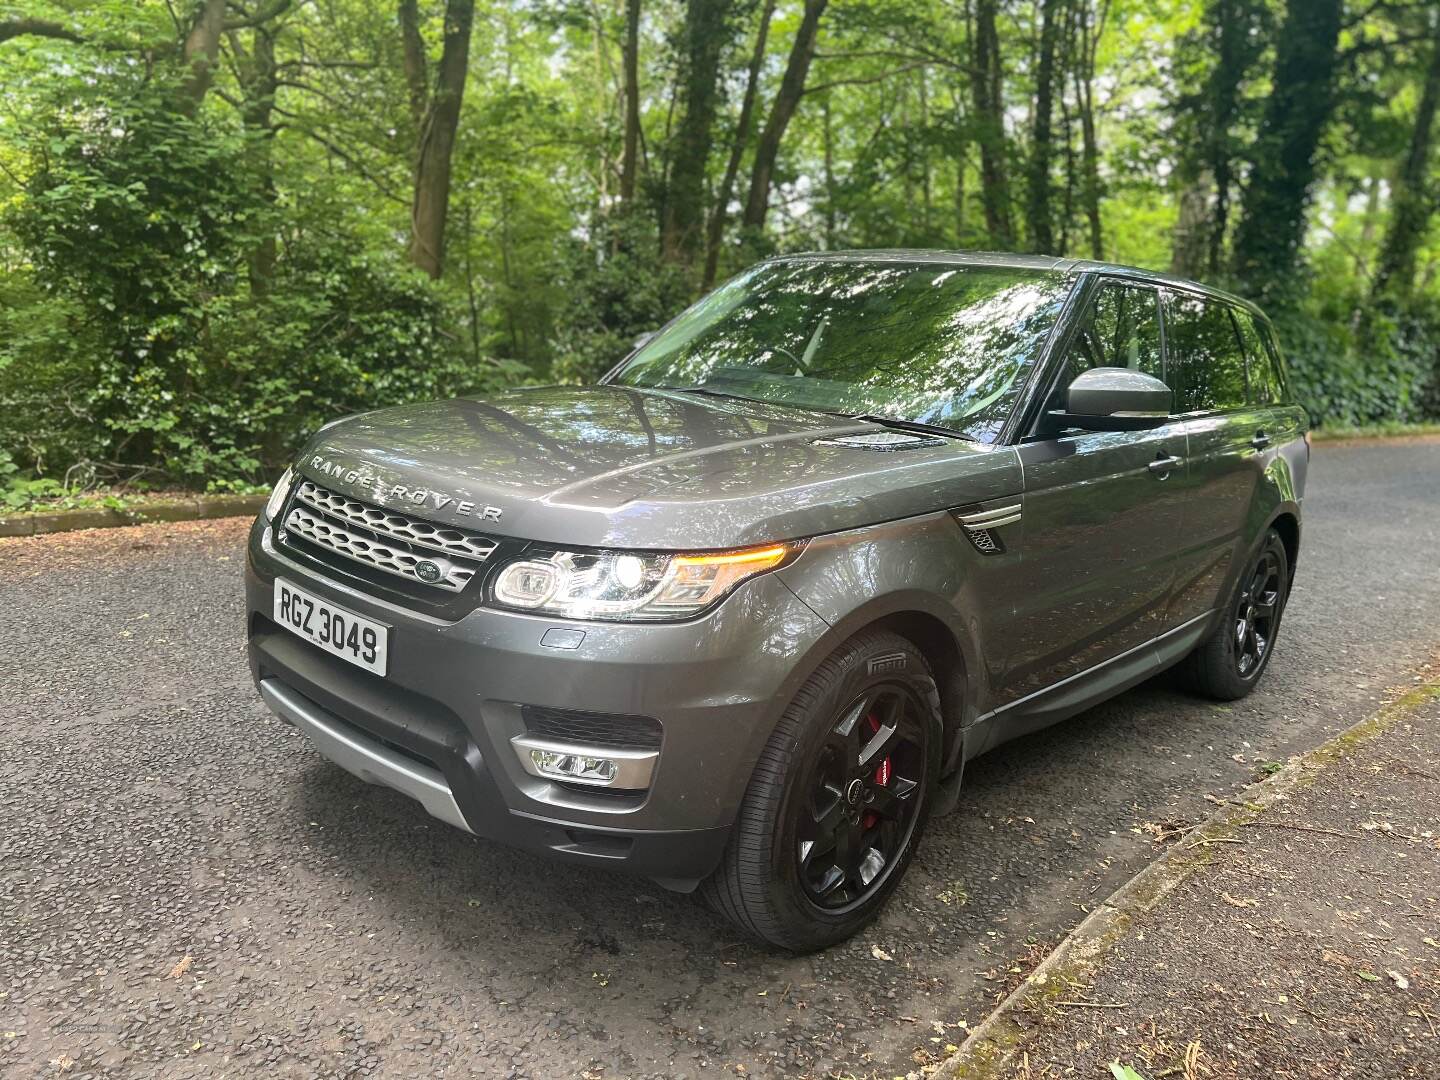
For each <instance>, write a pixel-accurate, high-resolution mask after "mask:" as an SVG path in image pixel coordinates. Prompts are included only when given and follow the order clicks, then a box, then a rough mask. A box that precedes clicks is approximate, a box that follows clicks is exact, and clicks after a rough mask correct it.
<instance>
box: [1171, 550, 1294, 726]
mask: <svg viewBox="0 0 1440 1080" xmlns="http://www.w3.org/2000/svg"><path fill="white" fill-rule="evenodd" d="M1243 566H1244V569H1243V570H1242V571H1241V573H1240V577H1239V580H1237V581H1236V583H1235V585H1234V586H1233V588H1234V592H1233V593H1231V594H1230V600H1229V603H1226V604H1224V605H1223V606H1222V607H1220V608H1219V610H1218V611H1217V613H1216V620H1215V622H1214V624H1213V625H1212V626H1211V628H1210V631H1209V633H1208V635H1207V636H1206V637H1205V639H1204V640H1203V641H1201V642H1200V643H1199V644H1198V645H1196V647H1195V650H1194V651H1193V652H1192V653H1191V654H1190V655H1189V656H1187V657H1185V659H1184V660H1183V661H1181V662H1180V664H1179V666H1178V668H1177V669H1176V670H1177V674H1178V675H1179V678H1180V681H1181V682H1182V683H1183V684H1185V685H1186V686H1188V687H1189V688H1190V689H1191V690H1194V691H1195V692H1196V693H1199V694H1203V695H1204V696H1205V697H1208V698H1213V699H1214V700H1216V701H1235V700H1237V699H1239V698H1242V697H1244V696H1245V695H1246V694H1248V693H1250V691H1252V690H1254V689H1255V686H1256V684H1257V683H1258V682H1259V681H1260V676H1261V675H1262V674H1263V673H1264V671H1265V669H1266V668H1267V667H1268V666H1269V665H1270V658H1271V656H1272V655H1273V654H1274V652H1275V639H1276V635H1278V634H1279V633H1280V619H1281V617H1282V616H1283V615H1284V614H1285V601H1286V600H1287V599H1288V597H1289V593H1290V559H1289V555H1288V552H1287V551H1286V548H1285V542H1284V541H1283V540H1282V539H1281V538H1280V534H1279V533H1277V532H1276V531H1275V530H1274V529H1269V530H1267V531H1266V533H1265V535H1264V536H1263V537H1261V540H1260V544H1259V546H1258V548H1257V549H1256V550H1255V551H1254V553H1253V554H1251V555H1249V556H1248V557H1247V558H1246V561H1245V562H1244V564H1243Z"/></svg>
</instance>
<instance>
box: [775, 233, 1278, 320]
mask: <svg viewBox="0 0 1440 1080" xmlns="http://www.w3.org/2000/svg"><path fill="white" fill-rule="evenodd" d="M782 260H794V261H803V262H906V263H916V262H918V263H934V264H937V265H944V266H994V267H1004V268H1007V269H1015V270H1039V271H1051V272H1055V273H1068V274H1106V275H1109V276H1113V277H1128V278H1134V279H1135V280H1137V281H1147V282H1150V283H1152V284H1156V285H1169V286H1172V287H1174V288H1180V289H1191V290H1195V291H1197V292H1201V293H1204V294H1206V295H1207V296H1214V297H1217V298H1219V299H1222V300H1228V301H1230V302H1231V303H1232V304H1239V305H1240V306H1241V307H1243V308H1246V309H1247V310H1249V311H1253V312H1254V313H1255V314H1257V315H1262V316H1263V314H1264V313H1263V312H1262V311H1261V310H1260V309H1259V308H1258V307H1256V306H1255V305H1254V304H1253V303H1251V302H1250V301H1249V300H1246V299H1245V298H1244V297H1242V296H1236V295H1235V294H1234V293H1229V292H1226V291H1225V290H1224V289H1217V288H1216V287H1215V286H1213V285H1206V284H1205V283H1204V282H1201V281H1191V280H1190V279H1188V278H1181V277H1176V276H1175V275H1173V274H1166V273H1162V272H1160V271H1158V270H1145V269H1143V268H1142V267H1139V266H1126V265H1125V264H1123V263H1111V262H1103V261H1098V260H1095V259H1069V258H1061V257H1059V256H1055V255H1022V254H1018V253H1015V252H1007V251H941V250H935V249H930V248H873V249H859V250H852V251H803V252H796V253H795V254H792V255H777V256H775V261H777V262H778V261H782Z"/></svg>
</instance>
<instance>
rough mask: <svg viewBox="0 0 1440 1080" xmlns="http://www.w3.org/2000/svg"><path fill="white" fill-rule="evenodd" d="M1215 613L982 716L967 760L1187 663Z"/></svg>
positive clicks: (971, 732) (969, 738)
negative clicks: (1180, 662) (1185, 661)
mask: <svg viewBox="0 0 1440 1080" xmlns="http://www.w3.org/2000/svg"><path fill="white" fill-rule="evenodd" d="M1214 617H1215V611H1214V610H1211V611H1207V612H1205V614H1203V615H1199V616H1196V617H1195V618H1193V619H1191V620H1190V621H1189V622H1187V623H1183V624H1182V625H1180V626H1177V627H1175V628H1174V629H1173V630H1167V631H1166V632H1165V633H1163V634H1161V635H1160V636H1159V637H1158V638H1155V639H1154V640H1152V641H1147V642H1146V643H1145V644H1144V645H1139V646H1136V647H1135V648H1133V649H1131V650H1130V651H1129V652H1123V653H1121V654H1120V655H1119V656H1112V657H1111V658H1110V659H1109V660H1106V661H1104V662H1103V663H1100V664H1096V665H1095V666H1094V667H1092V668H1089V669H1087V670H1085V671H1081V672H1078V673H1076V674H1074V675H1071V676H1070V677H1069V678H1067V679H1062V680H1061V681H1060V682H1058V683H1056V684H1055V685H1054V686H1047V687H1046V688H1045V689H1043V690H1037V691H1035V693H1033V694H1029V695H1027V696H1026V697H1023V698H1020V699H1019V700H1018V701H1012V702H1011V703H1010V704H1009V705H1005V706H1002V707H1001V708H999V709H995V710H994V711H992V712H988V713H986V714H985V715H984V716H981V717H978V718H977V719H976V721H975V723H974V725H972V727H971V728H970V730H969V731H968V732H967V733H966V738H965V757H966V759H967V760H968V759H970V758H975V757H978V756H979V755H981V754H983V753H985V752H986V751H988V750H993V749H995V747H997V746H1000V745H1002V744H1004V743H1007V742H1009V741H1010V740H1011V739H1018V738H1020V736H1022V735H1029V734H1030V733H1031V732H1034V731H1040V730H1041V729H1043V728H1047V727H1049V726H1050V725H1052V724H1058V723H1059V722H1060V721H1061V720H1066V719H1068V718H1069V717H1072V716H1074V715H1075V714H1076V713H1081V712H1084V711H1085V710H1086V709H1088V708H1091V707H1092V706H1095V705H1098V704H1100V703H1101V702H1102V701H1106V700H1108V699H1109V698H1112V697H1114V696H1115V695H1116V694H1120V693H1123V692H1124V691H1126V690H1129V689H1130V688H1131V687H1132V686H1138V685H1139V684H1140V683H1142V682H1144V681H1145V680H1146V679H1148V678H1150V677H1152V676H1154V675H1158V674H1159V673H1160V672H1162V671H1164V670H1165V669H1166V668H1168V667H1170V666H1171V665H1173V664H1175V663H1178V662H1179V661H1180V660H1183V659H1184V658H1185V657H1186V656H1187V655H1189V653H1190V651H1191V650H1192V649H1194V648H1195V646H1196V645H1198V644H1200V642H1201V641H1203V640H1204V639H1205V635H1206V634H1207V633H1209V631H1210V628H1211V625H1212V624H1213V621H1214Z"/></svg>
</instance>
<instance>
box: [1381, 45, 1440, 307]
mask: <svg viewBox="0 0 1440 1080" xmlns="http://www.w3.org/2000/svg"><path fill="white" fill-rule="evenodd" d="M1437 105H1440V18H1437V19H1436V20H1435V41H1434V44H1433V45H1432V46H1431V53H1430V70H1429V72H1428V73H1427V74H1426V76H1425V89H1424V91H1423V92H1422V93H1421V96H1420V108H1419V110H1418V111H1417V112H1416V113H1415V127H1414V129H1413V130H1412V131H1411V133H1410V151H1409V153H1407V154H1406V155H1405V161H1404V162H1403V163H1402V164H1401V166H1400V172H1399V175H1397V176H1396V177H1395V195H1394V198H1393V199H1392V201H1391V211H1390V228H1389V229H1388V230H1387V231H1386V233H1385V244H1384V247H1382V248H1381V254H1380V268H1379V270H1378V271H1377V273H1376V275H1375V289H1374V294H1375V296H1376V297H1377V298H1378V297H1381V296H1385V295H1390V296H1393V297H1394V298H1396V299H1401V300H1403V299H1406V298H1408V297H1409V296H1410V294H1411V290H1412V289H1413V288H1414V286H1415V255H1416V253H1417V252H1418V251H1419V250H1420V243H1421V241H1422V240H1424V238H1425V230H1426V227H1427V226H1428V225H1429V223H1430V215H1431V214H1432V213H1433V212H1434V209H1435V203H1436V195H1435V193H1434V192H1433V191H1428V190H1427V185H1426V178H1427V177H1428V175H1429V165H1430V145H1431V140H1432V138H1433V137H1434V129H1435V112H1436V108H1437Z"/></svg>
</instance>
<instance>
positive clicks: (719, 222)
mask: <svg viewBox="0 0 1440 1080" xmlns="http://www.w3.org/2000/svg"><path fill="white" fill-rule="evenodd" d="M774 15H775V0H765V6H764V8H763V9H762V10H761V12H760V28H759V29H758V30H756V31H755V48H754V49H753V50H751V53H750V66H749V68H748V69H746V72H745V95H744V96H743V97H742V98H741V99H740V118H739V119H738V120H737V121H736V123H735V142H734V143H733V144H732V145H731V147H730V160H729V161H727V162H726V163H725V175H724V176H723V177H722V178H721V180H720V190H719V191H718V192H716V194H715V206H714V207H713V208H712V210H711V211H710V225H709V230H708V235H707V237H706V244H705V276H704V280H703V284H704V287H705V288H707V289H708V288H710V286H711V285H714V284H715V274H716V271H717V270H718V269H719V267H720V241H721V240H722V239H724V236H725V223H726V221H727V220H728V219H729V217H730V198H731V196H732V195H734V193H735V180H736V177H738V176H739V175H740V159H741V158H742V157H743V156H744V154H745V144H746V143H748V142H749V141H750V129H751V127H753V126H754V118H755V94H756V92H757V90H758V89H759V84H760V65H761V64H763V63H764V62H765V42H766V40H767V39H768V38H769V36H770V20H771V19H772V18H773V17H774ZM827 150H828V143H827Z"/></svg>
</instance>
